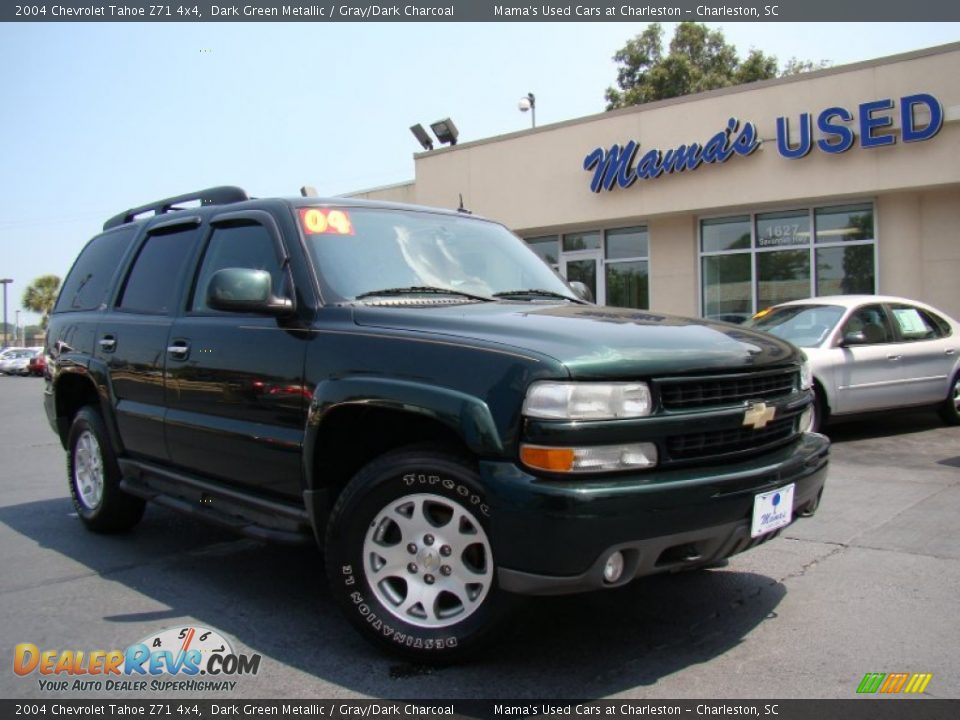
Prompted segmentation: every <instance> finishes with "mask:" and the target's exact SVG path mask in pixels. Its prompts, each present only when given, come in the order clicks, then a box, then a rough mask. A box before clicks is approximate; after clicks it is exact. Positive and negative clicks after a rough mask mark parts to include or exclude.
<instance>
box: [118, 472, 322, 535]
mask: <svg viewBox="0 0 960 720" xmlns="http://www.w3.org/2000/svg"><path fill="white" fill-rule="evenodd" d="M117 462H118V463H119V465H120V472H121V475H122V477H123V479H122V480H121V481H120V489H122V490H123V491H124V492H127V493H130V494H131V495H135V496H137V497H140V498H143V499H144V500H147V501H149V502H153V503H156V504H157V505H162V506H164V507H167V508H170V509H171V510H176V511H177V512H182V513H185V514H187V515H191V516H193V517H197V518H199V519H201V520H203V521H205V522H209V523H213V524H215V525H219V526H221V527H225V528H228V529H230V530H233V531H234V532H238V533H241V534H243V535H246V536H248V537H251V538H255V539H257V540H266V541H269V542H278V543H284V544H287V545H306V544H311V543H313V541H314V538H313V530H312V528H311V526H310V518H309V516H308V515H307V511H306V509H304V508H302V507H296V506H294V505H288V504H285V503H282V502H277V501H275V500H267V499H264V498H259V497H256V496H250V495H248V494H246V493H242V492H239V491H237V490H235V489H233V488H228V487H224V486H222V485H218V484H216V483H211V482H208V481H205V480H199V479H197V478H195V477H192V476H189V475H184V474H182V473H178V472H175V471H173V470H169V469H167V468H164V467H160V466H157V465H153V464H151V463H145V462H140V461H137V460H130V459H127V458H123V459H120V458H118V460H117Z"/></svg>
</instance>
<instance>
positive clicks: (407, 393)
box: [303, 376, 504, 487]
mask: <svg viewBox="0 0 960 720" xmlns="http://www.w3.org/2000/svg"><path fill="white" fill-rule="evenodd" d="M344 405H364V406H367V407H379V408H384V409H389V410H398V411H401V412H405V413H412V414H414V415H420V416H422V417H426V418H430V419H431V420H435V421H437V422H439V423H441V424H443V425H446V426H447V427H448V428H450V429H451V430H452V431H453V432H455V433H456V434H457V435H458V436H459V437H460V438H461V439H462V440H463V443H464V445H466V446H467V447H468V448H469V449H470V451H471V452H473V453H474V454H476V455H479V456H481V457H483V456H486V457H490V456H501V455H502V454H503V452H504V450H503V441H502V440H501V438H500V433H499V432H498V431H497V427H496V424H495V423H494V421H493V416H492V415H491V414H490V408H489V407H487V404H486V403H485V402H483V401H482V400H480V399H478V398H476V397H474V396H472V395H467V394H465V393H461V392H458V391H456V390H451V389H449V388H443V387H437V386H433V385H427V384H424V383H419V382H413V381H410V380H398V379H392V378H381V377H371V376H361V377H346V378H337V379H332V380H324V381H323V382H321V383H320V384H318V385H317V387H316V389H315V390H314V393H313V398H312V400H311V402H310V410H309V413H308V415H307V431H306V434H305V437H304V448H303V449H304V452H303V462H304V477H305V478H307V486H308V487H310V486H311V485H312V477H311V476H312V473H311V472H310V469H311V468H312V467H314V459H315V453H316V447H317V439H318V438H319V436H320V434H321V433H322V432H323V423H324V420H325V419H326V418H327V417H328V416H329V415H330V413H331V412H332V411H333V410H336V409H337V408H340V407H343V406H344Z"/></svg>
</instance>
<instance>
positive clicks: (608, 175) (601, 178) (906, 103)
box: [583, 93, 943, 193]
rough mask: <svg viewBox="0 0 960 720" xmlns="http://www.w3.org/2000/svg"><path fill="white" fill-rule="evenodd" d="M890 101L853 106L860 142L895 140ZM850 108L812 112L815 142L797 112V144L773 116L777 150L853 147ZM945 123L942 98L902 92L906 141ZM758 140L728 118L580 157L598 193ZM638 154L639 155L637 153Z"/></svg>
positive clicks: (739, 150)
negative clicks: (685, 141)
mask: <svg viewBox="0 0 960 720" xmlns="http://www.w3.org/2000/svg"><path fill="white" fill-rule="evenodd" d="M923 107H925V108H926V109H927V111H928V112H929V114H930V118H929V120H928V121H927V122H926V124H925V125H923V126H922V127H921V126H919V125H918V123H917V118H916V116H915V112H914V111H915V110H916V109H917V108H923ZM893 109H894V101H893V100H890V99H885V100H874V101H873V102H866V103H861V104H860V105H859V106H858V107H857V115H858V118H859V119H858V121H857V123H856V128H857V129H858V130H859V139H860V147H864V148H873V147H884V146H889V145H894V144H896V142H897V138H896V136H895V135H891V134H889V133H885V132H884V128H890V127H891V126H892V125H893V116H892V114H891V111H892V110H893ZM855 119H856V118H855V116H854V114H853V113H852V112H851V111H849V110H847V109H846V108H843V107H838V106H835V107H828V108H826V109H825V110H823V111H821V112H820V114H819V115H817V116H816V122H817V129H818V130H819V132H820V137H819V138H818V139H817V140H816V143H814V135H813V116H812V115H811V114H810V113H800V117H799V123H798V128H799V139H798V140H797V142H796V144H791V142H790V124H789V120H788V118H787V117H785V116H781V117H778V118H777V152H779V153H780V155H781V156H782V157H784V158H787V159H791V160H793V159H797V158H802V157H805V156H807V155H809V154H810V151H811V150H812V149H813V147H814V145H816V147H817V148H819V149H820V150H821V151H823V152H826V153H842V152H845V151H846V150H849V149H850V148H851V147H853V145H854V143H855V142H856V140H857V137H858V134H857V132H855V130H854V128H852V127H849V126H848V124H852V123H853V122H854V120H855ZM942 125H943V108H942V107H941V106H940V102H939V101H938V100H937V99H936V98H935V97H933V96H932V95H928V94H926V93H918V94H916V95H907V96H905V97H903V98H900V138H901V140H902V141H903V142H905V143H910V142H918V141H921V140H929V139H930V138H932V137H933V136H934V135H936V134H937V133H938V132H939V131H940V127H941V126H942ZM761 142H762V140H761V139H760V137H759V134H758V133H757V127H756V125H754V124H753V123H750V122H748V123H744V124H743V126H742V127H741V126H740V122H739V121H738V120H737V119H736V118H730V119H729V120H728V121H727V126H726V128H724V129H723V130H722V131H720V132H718V133H716V134H715V135H714V136H713V137H711V138H710V139H709V140H707V141H706V142H705V143H704V144H703V145H700V144H699V143H690V144H689V145H680V146H678V147H675V148H671V149H669V150H667V151H665V152H664V151H661V150H659V149H656V148H654V149H652V150H649V151H647V152H646V154H644V155H642V156H640V143H638V142H636V141H635V140H630V141H629V142H628V143H627V144H625V145H622V146H621V145H619V144H617V145H611V146H610V148H609V149H604V148H602V147H598V148H595V149H594V150H591V151H590V152H589V153H588V154H587V156H586V157H585V158H584V159H583V169H584V170H586V171H587V172H591V171H592V173H593V175H592V177H591V179H590V189H591V190H592V191H593V192H595V193H598V192H600V191H601V190H613V189H614V188H615V187H621V188H624V189H626V188H628V187H630V186H631V185H633V184H634V183H635V182H636V181H637V180H653V179H654V178H658V177H660V176H661V175H665V174H670V173H678V172H683V171H684V170H691V171H692V170H696V169H697V168H698V167H700V166H701V165H703V164H705V163H707V164H711V163H712V164H717V165H720V164H723V163H725V162H726V161H727V160H729V159H730V158H731V157H732V156H733V155H742V156H747V155H750V154H751V153H753V151H754V150H756V149H757V148H758V147H760V143H761ZM638 157H639V159H638Z"/></svg>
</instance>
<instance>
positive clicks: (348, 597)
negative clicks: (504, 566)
mask: <svg viewBox="0 0 960 720" xmlns="http://www.w3.org/2000/svg"><path fill="white" fill-rule="evenodd" d="M489 515H490V508H489V506H488V505H487V503H486V499H485V497H484V494H483V492H482V489H481V487H480V483H479V479H478V476H477V473H476V471H475V470H474V469H473V468H472V466H471V464H470V463H469V462H467V461H465V460H463V459H461V458H459V457H457V456H455V455H450V454H447V453H445V452H442V451H434V450H422V449H418V450H400V451H397V452H392V453H389V454H387V455H384V456H382V457H380V458H378V459H376V460H374V461H373V462H371V463H370V464H368V465H367V466H366V467H364V468H363V469H362V470H360V472H358V473H357V475H356V476H354V478H353V479H352V480H351V481H350V483H349V484H348V485H347V487H346V488H345V489H344V491H343V492H342V493H341V495H340V497H339V499H338V500H337V503H336V505H335V506H334V509H333V512H332V513H331V517H330V523H329V525H328V527H327V536H326V553H327V575H328V578H329V581H330V586H331V588H332V591H333V594H334V597H335V598H336V600H337V602H338V603H339V604H340V606H341V607H342V608H343V610H344V612H345V613H346V615H347V617H348V618H349V619H350V621H351V622H352V623H353V625H354V626H355V627H356V628H357V629H358V630H359V631H360V633H361V634H362V635H363V636H364V637H366V638H367V639H368V640H369V641H371V642H373V643H374V644H375V645H378V646H380V647H382V648H385V649H387V650H389V651H392V652H393V653H395V654H398V655H401V656H403V657H405V658H406V659H409V660H414V661H417V662H421V663H431V664H442V663H448V662H452V661H454V660H458V659H461V658H463V657H464V656H466V655H467V654H468V653H470V652H473V651H475V650H476V649H478V648H479V647H480V646H481V645H482V643H483V641H484V640H485V639H487V637H488V636H489V635H490V634H491V632H492V631H493V630H494V629H495V628H496V627H497V626H498V624H499V623H500V622H501V620H502V619H503V618H504V617H505V615H506V612H507V610H508V606H509V605H510V604H511V603H510V599H509V598H510V596H509V595H508V594H506V593H504V592H503V591H501V590H500V589H499V587H498V586H497V580H496V565H495V562H494V557H493V552H492V548H491V542H490V536H489Z"/></svg>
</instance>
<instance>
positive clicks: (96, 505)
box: [67, 406, 144, 533]
mask: <svg viewBox="0 0 960 720" xmlns="http://www.w3.org/2000/svg"><path fill="white" fill-rule="evenodd" d="M67 480H68V482H69V484H70V497H71V498H73V507H74V508H75V509H76V511H77V515H78V516H79V517H80V519H81V520H82V521H83V523H84V525H86V526H87V527H88V528H89V529H91V530H93V531H95V532H101V533H113V532H122V531H124V530H129V529H130V528H132V527H133V526H134V525H136V524H137V523H138V522H140V518H142V517H143V511H144V501H143V500H141V499H140V498H137V497H134V496H133V495H128V494H127V493H125V492H124V491H123V490H121V489H120V467H119V466H118V465H117V458H116V455H115V454H114V451H113V447H112V446H111V444H110V436H109V435H108V434H107V429H106V426H105V425H104V424H103V418H101V417H100V413H99V412H97V410H96V409H94V408H92V407H89V406H88V407H84V408H82V409H81V410H80V412H78V413H77V414H76V416H75V417H74V418H73V423H72V424H71V425H70V434H69V436H68V438H67Z"/></svg>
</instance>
